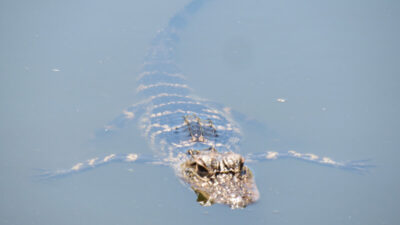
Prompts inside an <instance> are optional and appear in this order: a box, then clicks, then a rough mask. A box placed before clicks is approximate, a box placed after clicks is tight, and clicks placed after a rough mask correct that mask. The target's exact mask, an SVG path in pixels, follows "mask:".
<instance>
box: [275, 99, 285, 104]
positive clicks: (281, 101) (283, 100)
mask: <svg viewBox="0 0 400 225" xmlns="http://www.w3.org/2000/svg"><path fill="white" fill-rule="evenodd" d="M276 101H277V102H280V103H284V102H286V99H284V98H278V99H276Z"/></svg>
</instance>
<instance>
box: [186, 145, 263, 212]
mask: <svg viewBox="0 0 400 225" xmlns="http://www.w3.org/2000/svg"><path fill="white" fill-rule="evenodd" d="M188 154H189V156H190V158H189V159H188V160H186V161H185V162H184V163H182V164H181V177H182V179H183V180H184V181H185V182H186V183H188V184H189V185H190V186H191V188H192V189H193V190H194V192H195V193H196V195H197V201H198V202H199V203H200V204H201V205H204V206H209V205H212V204H214V203H219V204H226V205H229V206H230V207H231V208H233V209H234V208H243V207H246V206H247V205H249V204H251V203H253V202H255V201H257V199H258V197H259V193H258V190H257V186H256V184H255V182H254V179H253V175H252V173H251V171H250V169H249V168H248V167H246V166H245V165H244V158H243V157H242V156H241V155H239V154H236V153H233V152H225V153H219V152H217V150H215V149H214V148H210V149H208V150H201V151H199V150H189V151H188Z"/></svg>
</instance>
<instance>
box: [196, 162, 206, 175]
mask: <svg viewBox="0 0 400 225" xmlns="http://www.w3.org/2000/svg"><path fill="white" fill-rule="evenodd" d="M197 174H198V175H199V176H200V177H205V176H207V175H208V170H207V169H206V168H205V167H204V166H202V165H199V164H197Z"/></svg>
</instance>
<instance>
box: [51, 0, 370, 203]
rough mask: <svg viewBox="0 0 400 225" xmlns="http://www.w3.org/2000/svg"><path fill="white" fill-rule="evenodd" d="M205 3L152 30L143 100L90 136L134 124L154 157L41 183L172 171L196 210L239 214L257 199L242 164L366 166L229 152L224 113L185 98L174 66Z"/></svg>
mask: <svg viewBox="0 0 400 225" xmlns="http://www.w3.org/2000/svg"><path fill="white" fill-rule="evenodd" d="M206 1H207V0H194V1H192V2H191V3H189V4H188V5H187V6H186V7H185V8H184V9H183V10H181V11H180V12H178V13H177V14H176V15H175V16H173V17H172V18H171V20H170V21H169V23H168V25H167V27H166V28H165V29H163V30H161V31H159V32H158V34H157V35H156V37H155V39H154V40H153V42H152V45H151V46H150V48H149V51H148V54H147V56H146V58H145V63H144V66H143V70H142V73H141V74H140V75H139V77H138V83H139V86H138V88H137V92H138V94H139V95H141V96H142V97H143V99H144V100H143V101H142V102H140V103H138V104H135V105H133V106H131V107H129V108H127V109H126V110H124V111H123V113H122V114H121V115H120V116H119V117H117V118H116V119H115V120H113V121H112V122H111V123H110V124H109V125H107V126H106V127H105V129H104V130H102V131H101V132H100V133H99V134H98V135H104V134H107V133H112V132H114V131H116V130H118V129H120V128H123V127H124V126H126V125H127V124H128V123H131V122H137V123H138V125H139V128H140V129H141V130H142V132H143V135H144V136H145V137H146V139H147V140H148V142H149V145H150V146H151V148H152V149H153V150H154V152H155V153H156V154H155V155H156V157H154V158H150V159H148V158H145V157H141V156H139V155H138V154H135V153H129V154H110V155H108V156H105V157H102V158H92V159H89V160H87V161H85V162H82V163H77V164H75V165H74V166H72V167H71V168H68V169H63V170H56V171H51V172H48V173H45V174H43V176H44V177H46V178H49V177H59V176H64V175H69V174H73V173H77V172H81V171H84V170H88V169H92V168H96V167H98V166H101V165H104V164H108V163H111V162H128V163H132V162H134V163H137V162H146V163H156V164H163V165H168V166H170V167H172V168H173V169H174V170H175V172H176V174H177V176H178V177H179V178H180V179H182V181H183V182H184V183H187V184H188V185H189V186H190V187H191V189H192V190H193V191H194V192H195V193H196V195H197V196H198V198H197V201H198V202H199V203H201V204H202V205H205V206H208V205H211V204H214V203H220V204H226V205H229V206H230V207H231V208H242V207H245V206H247V205H249V204H251V203H253V202H255V201H257V200H258V198H259V192H258V189H257V186H256V184H255V181H254V177H253V175H252V172H251V171H250V169H249V168H248V167H247V166H246V165H245V162H246V160H247V161H264V160H275V159H277V158H287V157H290V158H295V159H300V160H304V161H308V162H312V163H317V164H320V165H325V166H331V167H336V168H342V169H349V170H355V171H360V170H363V169H365V168H368V167H369V166H368V165H365V164H364V163H363V162H362V161H361V162H358V161H355V162H338V161H334V160H332V159H330V158H328V157H318V156H316V155H314V154H302V153H298V152H295V151H293V150H290V151H287V152H261V153H259V154H253V155H250V154H248V155H246V156H242V155H240V154H238V153H237V152H239V144H240V140H241V137H242V136H241V131H240V128H239V126H238V125H237V123H236V122H235V121H234V120H233V118H232V115H231V114H230V110H229V109H228V108H223V107H221V106H220V105H218V104H215V103H212V102H210V101H207V100H204V99H200V98H197V97H193V96H192V95H191V89H190V88H189V87H188V85H187V84H186V82H185V81H186V80H185V77H184V75H183V74H182V73H181V71H180V70H179V68H178V66H177V65H176V64H175V60H174V55H175V46H176V44H178V42H179V34H180V32H182V31H183V29H184V28H185V26H186V24H187V21H188V19H189V18H190V17H191V16H193V15H194V14H195V12H197V11H198V9H199V8H200V6H202V4H203V3H204V2H206Z"/></svg>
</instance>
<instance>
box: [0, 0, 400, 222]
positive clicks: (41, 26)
mask: <svg viewBox="0 0 400 225" xmlns="http://www.w3.org/2000/svg"><path fill="white" fill-rule="evenodd" d="M188 2H189V1H188V0H169V1H159V0H158V1H157V0H149V1H113V2H111V1H44V0H43V1H11V0H3V1H1V2H0V99H1V100H0V104H1V105H0V123H1V126H0V178H1V181H0V224H5V225H6V224H12V225H15V224H24V225H25V224H41V225H44V224H68V225H71V224H207V223H209V224H217V223H218V224H221V223H223V224H307V225H310V224H318V225H320V224H328V225H329V224H332V225H334V224H362V225H364V224H371V225H372V224H374V225H375V224H398V223H399V222H400V215H399V214H398V209H399V208H400V194H399V192H398V190H400V176H399V175H398V174H399V172H400V165H399V163H398V161H399V158H400V153H399V140H400V135H399V134H400V132H399V131H398V127H400V122H399V121H400V119H399V117H398V115H399V114H400V107H399V100H398V97H399V84H400V83H399V81H400V78H398V76H399V74H400V66H399V63H400V53H399V52H400V45H399V42H398V40H400V30H399V29H398V27H399V24H400V22H399V21H400V16H399V15H400V4H399V3H398V2H397V1H377V0H376V1H344V0H343V1H328V2H327V1H323V2H321V1H300V2H299V1H256V0H249V1H240V0H229V1H228V0H219V1H213V2H211V3H209V4H207V5H206V6H205V7H204V8H203V9H201V10H200V11H199V13H198V14H196V16H195V17H194V18H193V19H192V20H191V21H190V24H189V26H188V28H187V29H186V31H185V32H184V33H183V35H182V37H181V42H180V45H179V46H178V58H179V59H178V62H179V65H180V66H181V68H182V69H183V71H184V72H185V74H186V76H187V78H188V82H189V84H190V85H191V86H192V87H193V88H194V89H195V93H196V94H197V95H198V96H201V97H205V98H208V99H211V100H213V101H216V102H220V103H223V104H225V105H226V106H229V107H232V108H234V109H236V110H238V111H240V112H243V113H244V114H246V115H247V116H249V117H251V118H254V119H256V120H258V121H259V122H262V123H264V124H265V125H266V127H267V129H266V130H264V131H263V133H260V130H259V129H258V127H254V126H251V125H250V126H248V125H246V124H244V126H243V127H244V131H245V138H246V141H245V143H243V150H242V152H260V151H265V150H283V151H286V150H288V149H295V150H297V151H299V152H312V153H315V154H317V155H321V156H322V155H325V156H330V157H332V158H334V159H338V160H342V159H343V160H346V159H349V160H357V159H372V163H373V164H375V165H377V167H376V168H374V169H372V170H371V171H370V173H369V174H367V175H359V174H355V173H351V172H348V171H342V170H338V169H332V168H327V167H320V166H318V165H313V164H307V163H304V162H299V161H295V160H277V161H272V162H265V163H259V164H253V165H251V168H252V169H253V171H254V173H255V176H256V181H257V184H258V188H259V190H260V193H261V198H260V200H259V202H257V203H256V204H254V205H251V206H249V207H248V208H246V209H244V210H234V211H233V210H231V209H229V208H228V207H225V206H220V205H215V206H212V207H202V206H200V205H198V204H197V203H196V202H195V195H194V193H193V192H192V191H191V190H189V189H188V188H187V187H186V186H184V185H182V184H181V183H180V182H179V181H178V179H177V178H176V177H175V175H174V173H173V171H172V170H171V169H169V168H164V167H157V166H148V165H127V164H115V165H110V166H107V167H101V168H98V169H96V170H93V171H88V172H86V173H82V174H77V175H74V176H70V177H66V178H62V179H57V180H54V181H48V182H41V181H37V180H35V179H34V176H35V175H36V174H38V173H39V172H38V171H36V170H35V169H41V168H44V169H56V168H65V167H70V166H71V165H73V164H74V163H76V162H80V161H82V160H86V159H89V158H91V157H93V156H97V155H104V154H107V153H113V152H138V153H143V152H149V148H148V147H147V145H146V143H145V141H144V140H143V139H142V138H141V136H140V133H139V132H138V131H137V130H136V129H135V127H132V128H127V129H126V130H125V131H123V132H121V133H120V134H118V135H117V136H115V137H112V138H109V139H106V140H98V141H96V142H95V143H93V142H91V141H90V140H91V135H92V134H93V132H94V131H96V130H97V129H99V128H101V127H102V126H103V125H104V124H106V123H107V122H109V121H110V120H111V119H112V118H114V117H115V116H116V115H118V114H119V113H120V112H121V110H122V109H123V108H125V107H126V106H128V105H130V104H133V103H135V102H136V101H137V100H138V97H137V96H135V86H136V77H137V72H138V71H139V70H140V68H141V65H142V62H143V57H144V55H145V52H146V49H147V46H148V45H149V42H150V40H151V39H152V37H154V35H155V33H156V31H157V30H158V29H160V28H162V27H164V26H165V24H166V23H167V21H168V19H169V18H170V16H172V15H173V14H174V13H175V12H176V11H178V10H179V9H180V8H181V7H183V6H184V5H185V4H187V3H188ZM278 98H283V99H286V102H284V103H279V102H277V99H278Z"/></svg>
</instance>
